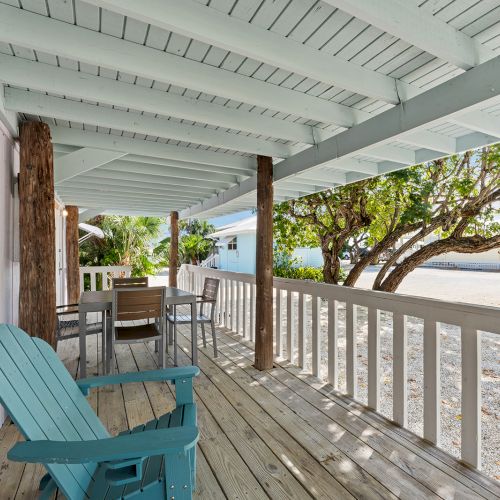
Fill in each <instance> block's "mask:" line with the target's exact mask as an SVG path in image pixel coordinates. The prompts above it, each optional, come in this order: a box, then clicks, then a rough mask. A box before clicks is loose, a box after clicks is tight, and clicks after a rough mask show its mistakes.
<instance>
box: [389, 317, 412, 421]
mask: <svg viewBox="0 0 500 500" xmlns="http://www.w3.org/2000/svg"><path fill="white" fill-rule="evenodd" d="M392 330H393V333H392V359H393V361H392V393H393V400H392V418H393V420H394V422H396V423H397V424H399V425H401V426H402V427H406V426H407V425H408V372H407V366H408V333H407V326H406V316H405V315H404V314H403V313H400V312H395V313H394V314H393V316H392Z"/></svg>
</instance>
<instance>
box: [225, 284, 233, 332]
mask: <svg viewBox="0 0 500 500" xmlns="http://www.w3.org/2000/svg"><path fill="white" fill-rule="evenodd" d="M230 284H231V281H230V280H229V279H227V280H225V284H224V327H225V328H229V291H230V288H231V287H230Z"/></svg>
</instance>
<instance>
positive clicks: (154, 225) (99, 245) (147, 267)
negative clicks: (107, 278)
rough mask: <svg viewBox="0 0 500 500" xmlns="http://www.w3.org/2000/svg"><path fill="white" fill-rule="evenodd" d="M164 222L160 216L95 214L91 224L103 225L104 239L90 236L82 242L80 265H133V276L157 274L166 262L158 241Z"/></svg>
mask: <svg viewBox="0 0 500 500" xmlns="http://www.w3.org/2000/svg"><path fill="white" fill-rule="evenodd" d="M164 222H165V220H164V219H162V218H160V217H130V216H115V215H106V216H100V217H96V218H95V219H94V220H93V221H92V224H93V225H95V226H97V227H100V228H101V229H102V231H103V233H104V239H97V238H91V239H89V240H87V241H86V242H84V243H83V244H82V246H81V247H80V265H82V266H112V265H120V266H132V275H133V276H145V275H154V274H156V273H157V271H158V270H159V269H161V268H162V267H164V266H165V265H166V264H165V256H164V254H163V253H162V252H161V251H160V250H159V248H158V245H157V240H158V237H159V236H160V229H161V224H163V223H164Z"/></svg>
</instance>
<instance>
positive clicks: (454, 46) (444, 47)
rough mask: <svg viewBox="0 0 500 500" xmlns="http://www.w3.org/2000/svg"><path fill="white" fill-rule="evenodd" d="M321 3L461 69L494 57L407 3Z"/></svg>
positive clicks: (371, 0)
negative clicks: (327, 4)
mask: <svg viewBox="0 0 500 500" xmlns="http://www.w3.org/2000/svg"><path fill="white" fill-rule="evenodd" d="M323 1H325V2H326V3H329V4H330V5H332V6H333V7H337V8H339V9H341V10H343V11H344V12H347V13H348V14H350V15H352V16H354V17H357V18H358V19H361V20H363V21H365V22H366V23H368V24H371V25H373V26H375V27H377V28H379V29H381V30H382V31H385V32H387V33H390V34H391V35H395V36H397V37H398V38H401V40H404V41H406V42H408V43H410V44H412V45H415V47H418V48H420V49H422V50H425V51H426V52H429V53H430V54H433V55H435V56H436V57H439V58H440V59H442V60H443V61H447V62H449V63H452V64H454V65H455V66H458V67H459V68H462V69H464V70H468V69H470V68H473V67H474V66H477V65H478V64H481V63H483V62H486V61H487V60H489V59H491V58H493V57H495V53H494V52H493V51H492V50H491V49H489V48H487V47H485V46H484V45H482V44H480V43H479V42H478V41H477V40H474V39H473V38H470V37H469V36H467V35H466V34H465V33H462V32H461V31H458V30H457V29H455V28H454V27H453V26H451V25H450V24H447V23H446V22H444V21H442V20H441V19H439V18H438V17H436V16H434V15H432V13H431V12H430V11H429V10H427V9H426V8H422V7H417V6H416V5H414V4H412V2H409V1H408V0H384V1H383V2H377V1H375V0H323ZM104 3H107V2H104Z"/></svg>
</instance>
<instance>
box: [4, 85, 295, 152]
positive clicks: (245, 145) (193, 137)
mask: <svg viewBox="0 0 500 500" xmlns="http://www.w3.org/2000/svg"><path fill="white" fill-rule="evenodd" d="M5 105H6V107H7V109H10V110H12V111H18V112H22V113H29V114H32V115H40V116H44V117H49V118H56V119H59V120H67V121H70V122H74V123H85V124H88V125H97V126H99V127H103V128H112V129H115V130H126V131H128V132H134V133H137V134H144V135H148V136H153V137H155V136H157V137H163V138H165V139H174V140H178V141H184V142H193V143H196V144H204V145H206V146H213V147H216V148H222V149H232V150H235V151H243V152H246V153H252V154H260V155H265V156H273V157H276V158H287V157H288V156H290V155H291V154H293V152H294V150H293V148H291V147H289V146H286V145H284V144H280V143H278V142H274V141H265V140H263V139H255V138H254V137H246V136H245V135H242V134H231V133H228V132H224V131H220V130H213V129H211V128H205V127H201V126H197V125H186V124H183V123H178V122H174V121H170V120H166V119H164V118H154V117H152V116H144V115H141V114H139V113H132V112H127V111H119V110H116V109H111V108H108V107H103V106H94V105H92V104H86V103H83V102H76V101H72V100H69V99H62V98H59V97H50V96H47V95H44V94H39V93H37V92H28V91H26V90H19V89H12V88H6V89H5Z"/></svg>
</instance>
